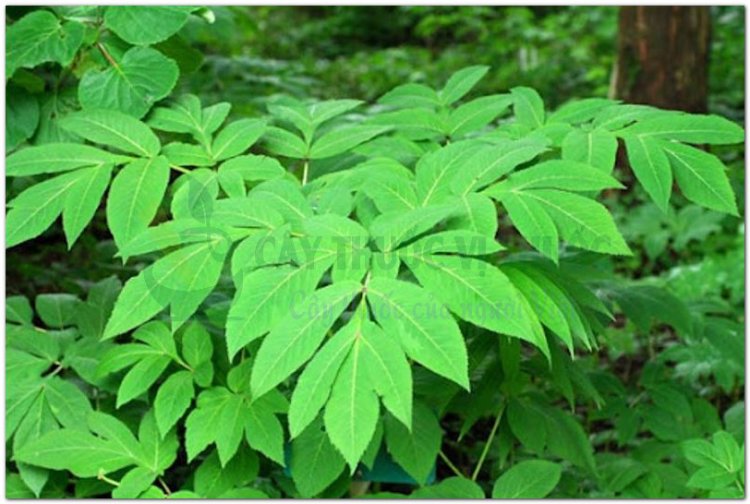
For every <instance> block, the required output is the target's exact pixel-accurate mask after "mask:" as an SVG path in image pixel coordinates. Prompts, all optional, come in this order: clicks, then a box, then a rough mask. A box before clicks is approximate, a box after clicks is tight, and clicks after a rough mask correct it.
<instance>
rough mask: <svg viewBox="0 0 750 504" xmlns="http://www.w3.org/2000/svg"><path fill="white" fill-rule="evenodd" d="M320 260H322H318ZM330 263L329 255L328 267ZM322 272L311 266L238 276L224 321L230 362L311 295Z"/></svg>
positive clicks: (288, 267) (287, 267)
mask: <svg viewBox="0 0 750 504" xmlns="http://www.w3.org/2000/svg"><path fill="white" fill-rule="evenodd" d="M321 260H323V259H322V258H321ZM331 262H333V254H331V257H330V262H329V263H328V264H329V265H330V263H331ZM322 275H323V271H321V270H320V269H319V268H315V267H313V265H307V266H304V265H303V266H302V267H300V268H295V267H292V266H277V267H270V268H262V269H258V270H255V271H251V272H248V273H247V274H246V275H242V276H240V278H241V280H242V285H241V287H240V288H239V289H238V290H237V293H236V294H235V298H234V301H233V302H232V306H231V308H230V309H229V315H228V317H227V328H226V338H227V350H228V352H229V357H230V358H232V357H233V356H234V355H235V354H236V353H237V352H238V351H239V350H240V349H241V348H242V347H243V346H245V345H247V344H248V343H250V342H251V341H253V340H254V339H256V338H258V337H260V336H262V335H264V334H265V333H266V332H268V331H269V330H270V329H271V327H272V326H273V325H274V324H275V323H276V322H277V321H278V320H279V319H280V318H281V317H282V316H284V315H286V313H287V311H288V310H289V309H290V308H291V307H292V305H293V301H294V300H295V299H300V298H301V297H302V296H307V295H309V294H310V293H312V291H313V289H314V288H315V286H316V285H317V284H318V282H319V281H320V277H321V276H322Z"/></svg>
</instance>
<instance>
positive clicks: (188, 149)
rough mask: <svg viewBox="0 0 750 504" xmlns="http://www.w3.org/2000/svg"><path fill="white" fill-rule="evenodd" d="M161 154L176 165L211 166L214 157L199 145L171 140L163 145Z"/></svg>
mask: <svg viewBox="0 0 750 504" xmlns="http://www.w3.org/2000/svg"><path fill="white" fill-rule="evenodd" d="M162 154H163V155H164V156H166V158H167V159H168V160H169V163H170V164H173V165H177V166H213V165H214V159H213V158H212V157H211V155H210V154H209V153H208V152H207V151H206V149H205V148H203V147H202V146H200V145H193V144H186V143H181V142H172V143H169V144H167V145H165V146H164V149H162Z"/></svg>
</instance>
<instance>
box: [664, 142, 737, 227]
mask: <svg viewBox="0 0 750 504" xmlns="http://www.w3.org/2000/svg"><path fill="white" fill-rule="evenodd" d="M661 147H662V148H663V149H664V151H665V152H666V154H667V158H669V162H670V164H671V165H672V169H673V170H674V174H675V177H676V178H677V183H678V184H679V185H680V190H681V191H682V194H684V195H685V197H686V198H687V199H689V200H690V201H693V202H695V203H698V204H699V205H702V206H705V207H707V208H711V209H712V210H718V211H719V212H725V213H728V214H730V215H738V213H737V203H736V202H735V197H734V191H733V190H732V187H731V185H730V184H729V179H728V178H727V175H726V173H725V169H726V168H725V166H724V164H723V163H722V162H721V161H720V160H719V158H717V157H716V156H714V155H713V154H709V153H707V152H704V151H702V150H699V149H696V148H694V147H689V146H687V145H681V144H678V143H674V142H663V143H661Z"/></svg>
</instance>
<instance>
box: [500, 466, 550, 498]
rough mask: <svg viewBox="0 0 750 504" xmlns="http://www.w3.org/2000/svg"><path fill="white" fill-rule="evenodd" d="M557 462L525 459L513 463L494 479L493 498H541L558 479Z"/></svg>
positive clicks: (547, 493)
mask: <svg viewBox="0 0 750 504" xmlns="http://www.w3.org/2000/svg"><path fill="white" fill-rule="evenodd" d="M561 472H562V471H561V468H560V465H559V464H555V463H553V462H548V461H546V460H526V461H524V462H519V463H518V464H515V465H513V466H512V467H511V468H510V469H508V470H507V471H505V472H504V473H503V474H502V475H501V476H500V477H499V478H498V479H497V481H495V485H494V486H493V487H492V498H493V499H543V498H544V497H546V496H547V495H549V493H550V492H552V490H554V489H555V487H556V486H557V483H558V482H559V481H560V474H561Z"/></svg>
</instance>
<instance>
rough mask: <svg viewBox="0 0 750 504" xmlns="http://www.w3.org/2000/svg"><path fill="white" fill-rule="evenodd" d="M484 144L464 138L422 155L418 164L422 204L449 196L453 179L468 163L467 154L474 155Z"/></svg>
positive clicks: (417, 177)
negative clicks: (460, 168)
mask: <svg viewBox="0 0 750 504" xmlns="http://www.w3.org/2000/svg"><path fill="white" fill-rule="evenodd" d="M482 146H484V144H483V143H479V142H477V141H476V140H463V141H460V142H453V143H451V144H450V145H448V146H446V147H442V148H440V149H438V150H436V151H433V152H430V153H429V154H426V155H424V156H422V157H421V158H420V159H419V161H418V162H417V166H416V181H417V196H418V199H419V200H420V202H421V204H422V206H428V205H434V204H435V203H441V202H442V200H444V199H445V198H446V197H448V196H449V195H450V194H451V183H450V182H451V179H452V178H453V177H454V176H455V175H456V173H457V172H458V171H459V167H461V166H463V165H464V164H465V163H466V159H467V156H471V155H474V154H475V153H476V152H477V148H478V147H482ZM467 185H471V184H467Z"/></svg>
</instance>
